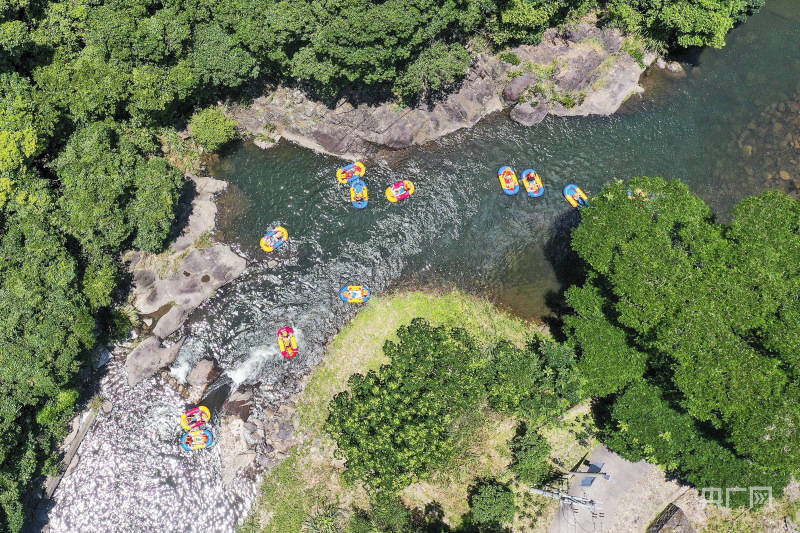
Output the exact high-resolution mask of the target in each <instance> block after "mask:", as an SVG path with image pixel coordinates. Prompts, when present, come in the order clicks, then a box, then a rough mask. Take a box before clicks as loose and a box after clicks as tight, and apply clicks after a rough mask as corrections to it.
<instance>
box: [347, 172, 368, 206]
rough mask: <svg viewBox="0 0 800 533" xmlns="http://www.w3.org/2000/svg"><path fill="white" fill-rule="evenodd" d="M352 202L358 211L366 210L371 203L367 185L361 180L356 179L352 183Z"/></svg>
mask: <svg viewBox="0 0 800 533" xmlns="http://www.w3.org/2000/svg"><path fill="white" fill-rule="evenodd" d="M350 202H351V203H352V204H353V207H355V208H356V209H364V208H365V207H367V203H368V202H369V193H368V191H367V184H366V183H364V180H362V179H361V178H355V179H354V180H352V181H351V182H350Z"/></svg>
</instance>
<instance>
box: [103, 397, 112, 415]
mask: <svg viewBox="0 0 800 533" xmlns="http://www.w3.org/2000/svg"><path fill="white" fill-rule="evenodd" d="M100 409H102V410H103V412H104V413H105V414H108V413H110V412H111V411H112V410H113V409H114V404H113V403H111V402H110V401H108V400H106V401H104V402H103V404H102V405H101V406H100Z"/></svg>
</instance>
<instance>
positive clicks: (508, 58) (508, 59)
mask: <svg viewBox="0 0 800 533" xmlns="http://www.w3.org/2000/svg"><path fill="white" fill-rule="evenodd" d="M497 59H499V60H500V61H502V62H504V63H509V64H511V65H514V66H517V65H519V64H520V63H522V60H521V59H520V58H519V56H518V55H517V54H515V53H514V52H501V53H500V54H498V56H497Z"/></svg>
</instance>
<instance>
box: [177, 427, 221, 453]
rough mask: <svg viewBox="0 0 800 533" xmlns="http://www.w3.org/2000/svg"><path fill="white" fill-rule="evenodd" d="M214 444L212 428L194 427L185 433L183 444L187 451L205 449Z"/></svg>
mask: <svg viewBox="0 0 800 533" xmlns="http://www.w3.org/2000/svg"><path fill="white" fill-rule="evenodd" d="M213 445H214V434H213V433H211V430H210V429H193V430H192V431H188V432H186V433H184V434H183V437H181V446H183V449H184V450H186V451H187V452H190V451H192V450H203V449H206V448H211V447H212V446H213Z"/></svg>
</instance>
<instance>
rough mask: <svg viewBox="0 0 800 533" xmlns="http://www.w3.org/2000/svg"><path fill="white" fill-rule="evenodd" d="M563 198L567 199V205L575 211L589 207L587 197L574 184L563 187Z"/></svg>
mask: <svg viewBox="0 0 800 533" xmlns="http://www.w3.org/2000/svg"><path fill="white" fill-rule="evenodd" d="M564 198H566V199H567V202H569V205H571V206H572V207H574V208H577V209H580V208H581V207H586V206H588V205H589V197H588V196H586V193H585V192H583V190H582V189H581V188H580V187H578V186H577V185H575V184H574V183H570V184H569V185H566V186H565V187H564Z"/></svg>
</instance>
